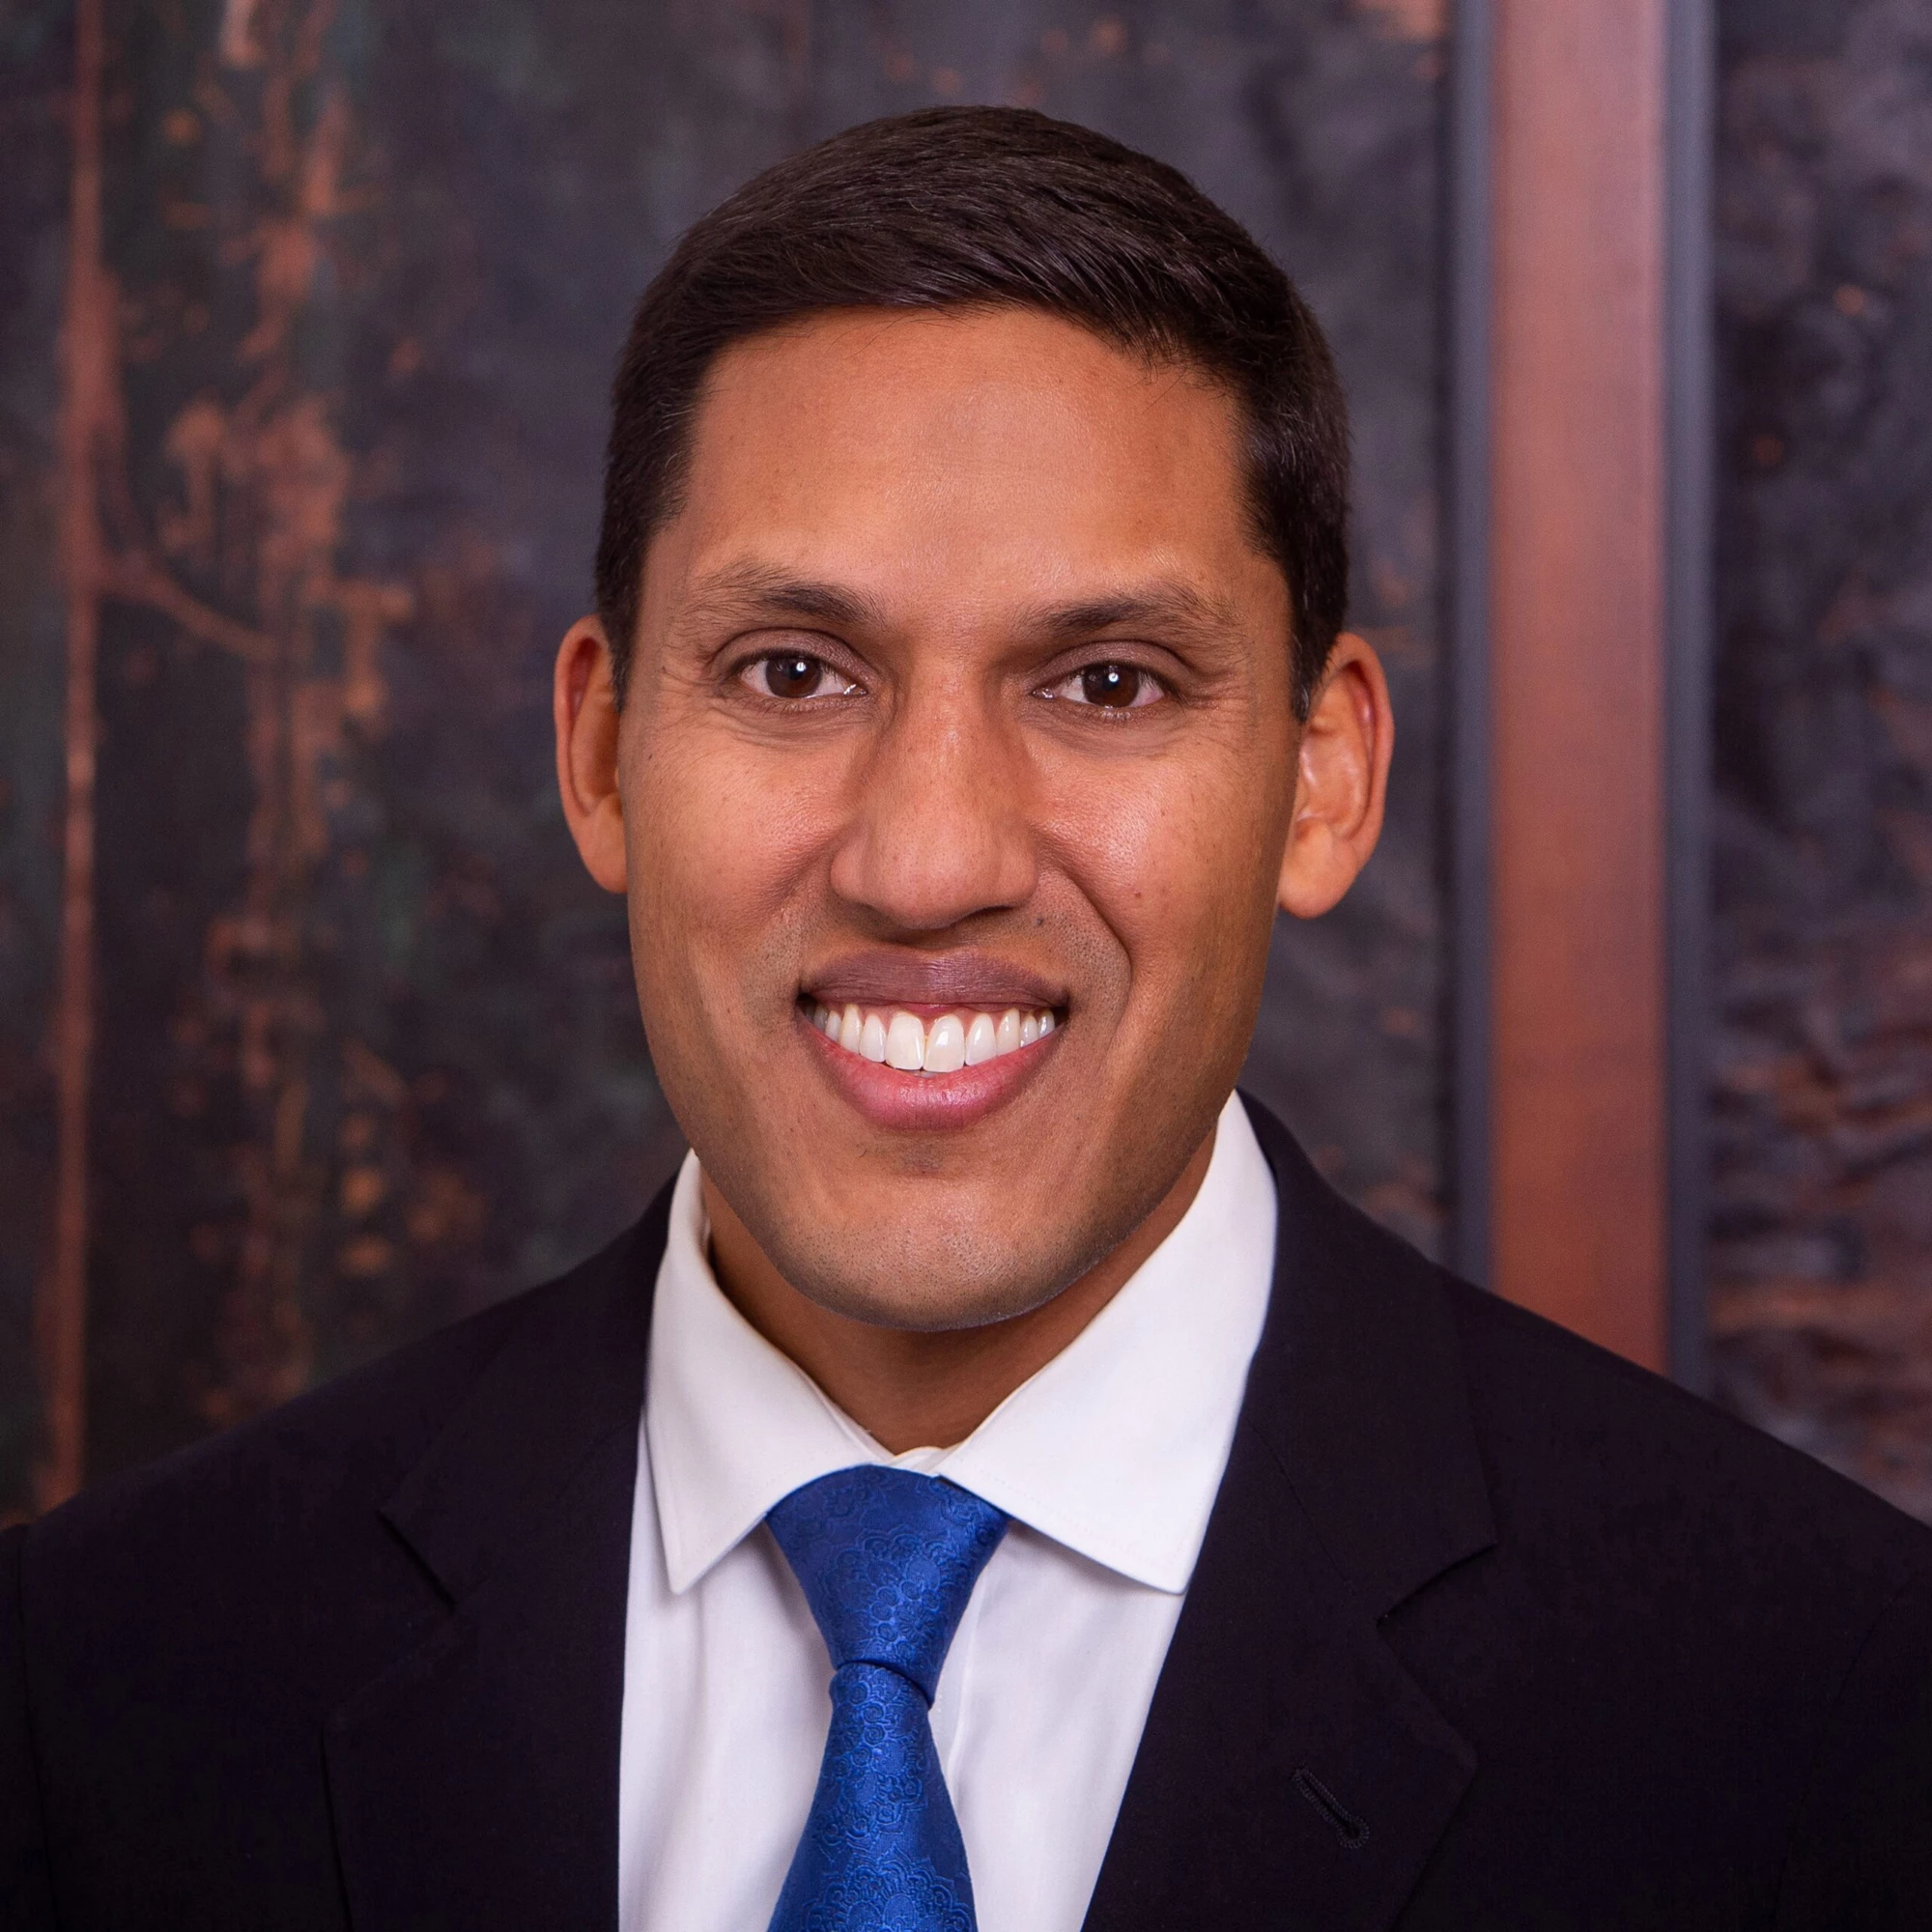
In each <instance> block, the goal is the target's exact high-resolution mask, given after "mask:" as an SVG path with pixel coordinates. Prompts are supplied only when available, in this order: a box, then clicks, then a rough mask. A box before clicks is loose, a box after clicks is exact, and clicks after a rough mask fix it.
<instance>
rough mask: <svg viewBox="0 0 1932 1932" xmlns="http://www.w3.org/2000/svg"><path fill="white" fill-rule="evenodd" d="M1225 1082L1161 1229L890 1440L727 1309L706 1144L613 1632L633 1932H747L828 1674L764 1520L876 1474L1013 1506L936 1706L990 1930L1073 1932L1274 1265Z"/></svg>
mask: <svg viewBox="0 0 1932 1932" xmlns="http://www.w3.org/2000/svg"><path fill="white" fill-rule="evenodd" d="M1274 1236H1275V1191H1274V1180H1273V1177H1272V1176H1271V1175H1270V1174H1269V1172H1268V1167H1267V1163H1266V1161H1265V1159H1264V1156H1263V1154H1262V1151H1261V1149H1260V1147H1259V1146H1258V1145H1257V1143H1256V1141H1255V1136H1254V1130H1253V1128H1252V1127H1251V1126H1250V1125H1249V1123H1248V1118H1247V1115H1246V1113H1245V1111H1244V1110H1243V1108H1242V1106H1241V1103H1240V1102H1239V1100H1238V1099H1235V1098H1232V1097H1231V1098H1230V1099H1229V1101H1228V1104H1227V1106H1226V1108H1225V1109H1224V1110H1223V1112H1222V1114H1221V1118H1220V1122H1219V1124H1218V1126H1217V1128H1216V1133H1215V1142H1214V1152H1213V1155H1212V1157H1211V1159H1210V1161H1209V1163H1208V1174H1207V1177H1206V1179H1204V1180H1203V1181H1202V1184H1201V1191H1200V1192H1199V1194H1197V1195H1196V1196H1195V1199H1194V1202H1193V1204H1192V1205H1191V1206H1190V1207H1189V1208H1188V1210H1187V1212H1186V1213H1185V1214H1184V1215H1183V1216H1182V1217H1181V1219H1180V1222H1179V1226H1177V1227H1176V1228H1175V1230H1174V1232H1173V1233H1172V1234H1171V1235H1169V1236H1168V1237H1167V1239H1166V1240H1165V1241H1163V1242H1162V1243H1161V1245H1160V1246H1159V1247H1158V1248H1157V1249H1156V1250H1155V1251H1154V1253H1153V1254H1152V1255H1151V1256H1150V1257H1149V1259H1148V1260H1147V1262H1146V1263H1145V1264H1143V1265H1142V1266H1141V1268H1140V1269H1139V1271H1138V1272H1137V1273H1136V1274H1134V1276H1133V1277H1132V1278H1131V1279H1130V1280H1129V1281H1128V1282H1127V1284H1126V1286H1125V1287H1123V1288H1122V1290H1121V1291H1120V1293H1118V1294H1117V1295H1115V1297H1114V1298H1113V1300H1112V1301H1110V1302H1109V1303H1108V1304H1107V1305H1106V1306H1105V1307H1104V1308H1103V1309H1101V1311H1100V1312H1099V1314H1098V1315H1096V1316H1095V1317H1094V1320H1093V1321H1091V1322H1090V1323H1089V1324H1088V1325H1087V1327H1086V1328H1084V1329H1083V1330H1082V1331H1081V1332H1080V1334H1079V1335H1077V1336H1076V1337H1075V1338H1074V1340H1073V1341H1072V1342H1071V1343H1069V1344H1068V1345H1067V1347H1066V1348H1065V1349H1064V1350H1062V1351H1061V1352H1060V1353H1059V1354H1058V1355H1057V1356H1055V1357H1054V1359H1053V1360H1052V1361H1050V1362H1048V1363H1047V1364H1046V1366H1045V1367H1044V1368H1042V1369H1041V1370H1040V1371H1039V1372H1038V1374H1037V1375H1036V1376H1034V1377H1033V1378H1032V1379H1031V1380H1029V1381H1027V1382H1026V1383H1024V1384H1023V1385H1022V1386H1021V1387H1019V1388H1017V1389H1015V1390H1014V1391H1013V1393H1012V1394H1011V1395H1009V1397H1008V1398H1007V1399H1006V1401H1005V1402H1003V1403H1002V1404H1001V1405H1000V1406H999V1407H998V1408H997V1409H995V1410H994V1411H993V1413H992V1414H991V1415H989V1416H988V1417H987V1418H986V1420H985V1421H984V1422H982V1423H981V1424H980V1427H979V1428H978V1429H976V1430H975V1431H974V1432H973V1433H972V1435H969V1436H968V1437H967V1438H966V1439H965V1441H963V1442H961V1443H958V1444H957V1445H955V1446H954V1447H952V1448H949V1449H938V1448H933V1449H915V1450H911V1451H908V1452H907V1453H906V1454H905V1455H903V1456H898V1457H894V1456H891V1455H889V1454H888V1453H887V1452H886V1451H885V1449H883V1448H882V1447H881V1446H880V1445H879V1444H878V1443H877V1442H875V1441H874V1440H873V1439H872V1437H871V1436H869V1435H867V1434H866V1432H865V1431H864V1430H862V1429H861V1428H860V1427H859V1426H858V1425H857V1424H856V1423H855V1422H853V1421H852V1420H851V1419H850V1417H848V1416H846V1415H845V1414H843V1413H842V1412H841V1411H840V1410H839V1409H838V1408H836V1407H835V1406H833V1404H832V1403H831V1402H830V1401H829V1400H828V1399H827V1398H826V1397H825V1396H824V1395H823V1394H822V1393H821V1392H820V1390H819V1389H818V1387H817V1385H816V1384H815V1383H814V1382H812V1381H811V1380H810V1378H808V1377H807V1376H806V1375H805V1374H804V1373H803V1372H802V1371H801V1370H800V1369H798V1368H797V1367H796V1366H795V1365H794V1364H793V1363H792V1361H791V1360H790V1359H789V1358H788V1357H787V1356H785V1355H783V1354H781V1353H780V1352H779V1350H777V1349H775V1348H773V1347H772V1346H771V1344H770V1343H768V1342H766V1341H765V1340H764V1339H763V1337H761V1336H760V1335H759V1334H758V1333H757V1332H756V1330H754V1329H753V1327H752V1326H751V1324H750V1323H749V1322H747V1321H745V1319H744V1317H743V1316H741V1315H740V1314H739V1313H738V1312H737V1310H736V1309H735V1308H733V1307H732V1305H731V1303H730V1302H729V1301H728V1300H727V1299H726V1298H725V1294H724V1292H723V1291H722V1290H721V1289H720V1288H719V1286H718V1283H717V1280H716V1278H715V1277H714V1276H713V1274H712V1272H711V1267H710V1264H709V1262H708V1260H707V1258H706V1257H707V1252H708V1244H709V1230H708V1228H707V1226H706V1223H705V1217H704V1210H703V1202H702V1196H701V1193H700V1190H699V1185H698V1170H697V1163H696V1157H695V1156H693V1157H690V1158H687V1160H686V1162H685V1165H684V1169H683V1172H682V1173H681V1174H680V1175H679V1177H678V1181H677V1188H676V1192H675V1195H674V1196H673V1199H672V1203H671V1212H670V1238H669V1243H668V1246H667V1248H666V1250H665V1258H664V1264H663V1266H662V1267H661V1269H660V1270H659V1274H658V1284H657V1299H656V1304H655V1307H654V1309H653V1312H652V1317H651V1345H650V1368H649V1372H648V1377H647V1386H646V1391H645V1400H644V1409H643V1420H642V1425H641V1429H640V1432H639V1445H638V1486H637V1500H636V1504H635V1510H634V1516H633V1521H632V1532H631V1577H630V1600H629V1606H628V1622H627V1627H626V1634H625V1645H624V1712H623V1743H622V1761H621V1772H620V1777H619V1802H620V1804H621V1810H620V1813H619V1820H618V1885H619V1890H618V1900H619V1920H620V1924H621V1926H622V1932H764V1927H765V1926H766V1924H767V1923H768V1922H769V1920H770V1918H771V1914H772V1909H773V1907H774V1906H775V1905H776V1904H777V1902H778V1895H779V1889H780V1887H781V1885H782V1884H783V1882H784V1876H785V1871H786V1869H787V1867H788V1866H789V1865H790V1863H791V1859H792V1853H793V1852H794V1850H795V1849H796V1848H797V1845H798V1840H799V1834H800V1833H801V1832H802V1831H803V1830H804V1827H805V1819H806V1813H807V1812H808V1810H809V1809H810V1804H811V1795H812V1791H813V1788H814V1786H815V1785H816V1783H817V1781H818V1765H819V1758H820V1755H821V1753H822V1752H823V1750H824V1747H825V1734H826V1729H827V1726H828V1724H829V1722H830V1719H831V1710H832V1706H831V1699H830V1696H829V1694H828V1689H827V1687H828V1685H829V1683H830V1679H831V1664H830V1662H829V1660H828V1659H827V1656H826V1651H825V1642H824V1639H823V1638H822V1637H821V1636H820V1635H819V1633H818V1628H817V1626H816V1625H815V1624H814V1623H813V1622H812V1619H811V1612H810V1610H809V1609H808V1608H807V1606H806V1602H805V1597H804V1593H803V1592H802V1591H801V1590H800V1589H799V1587H798V1584H797V1581H796V1580H795V1579H794V1577H792V1574H791V1571H790V1568H789V1567H788V1565H787V1564H786V1562H785V1560H784V1557H783V1555H782V1554H781V1552H780V1550H779V1548H778V1545H777V1543H776V1542H775V1541H774V1540H773V1538H772V1535H771V1532H770V1531H769V1530H768V1529H766V1528H765V1527H764V1516H765V1512H766V1511H767V1510H769V1509H770V1508H771V1507H772V1505H773V1504H774V1503H776V1502H778V1501H779V1500H780V1498H781V1497H782V1496H785V1495H788V1494H789V1493H790V1492H792V1491H793V1490H795V1489H797V1488H798V1487H799V1486H800V1485H801V1484H802V1483H809V1482H811V1481H813V1480H814V1479H815V1478H817V1477H819V1476H823V1475H828V1474H830V1473H831V1472H832V1471H833V1470H834V1469H845V1468H850V1467H852V1466H854V1465H855V1464H858V1463H897V1464H899V1465H900V1466H902V1467H906V1468H913V1469H920V1470H924V1471H927V1472H930V1473H932V1474H935V1475H944V1476H945V1477H946V1478H947V1479H948V1480H949V1481H951V1482H954V1483H957V1484H959V1485H960V1486H961V1487H962V1488H964V1489H968V1490H971V1491H972V1492H974V1493H975V1494H976V1495H979V1496H981V1497H983V1498H984V1499H985V1500H986V1501H987V1502H989V1503H992V1504H994V1505H996V1506H997V1507H998V1508H1000V1509H1002V1510H1005V1511H1006V1512H1007V1514H1008V1515H1009V1517H1011V1519H1012V1524H1011V1527H1010V1528H1009V1530H1008V1532H1007V1535H1006V1537H1005V1539H1004V1540H1003V1541H1002V1542H1001V1544H1000V1546H999V1548H997V1549H996V1550H995V1551H994V1553H993V1556H992V1559H991V1561H989V1562H988V1563H987V1565H986V1568H985V1570H984V1572H983V1573H982V1574H981V1576H980V1580H979V1583H978V1584H977V1586H976V1587H975V1589H974V1592H973V1596H972V1599H971V1601H970V1603H969V1604H968V1605H967V1607H966V1613H965V1615H964V1617H963V1618H962V1619H961V1621H960V1625H959V1629H958V1633H957V1634H956V1635H955V1636H954V1637H953V1639H952V1650H951V1651H950V1652H949V1653H948V1656H947V1660H946V1667H945V1669H944V1670H943V1671H942V1672H941V1674H940V1679H939V1690H938V1695H937V1697H936V1698H935V1700H934V1702H933V1707H932V1731H933V1738H934V1741H935V1743H936V1744H937V1746H938V1749H939V1761H940V1764H941V1767H942V1768H943V1770H944V1772H945V1774H946V1783H947V1788H948V1790H949V1791H950V1792H951V1794H952V1804H953V1808H954V1809H955V1811H956V1812H957V1813H958V1817H959V1829H960V1833H961V1834H962V1836H963V1837H964V1839H965V1843H966V1856H967V1863H968V1865H969V1867H970V1869H971V1872H972V1879H973V1895H974V1901H975V1905H976V1908H977V1914H978V1918H979V1923H980V1932H1076V1928H1077V1927H1078V1926H1079V1924H1080V1922H1081V1920H1082V1918H1084V1917H1085V1915H1086V1911H1087V1903H1088V1898H1089V1895H1090V1894H1091V1893H1092V1891H1093V1889H1094V1880H1095V1879H1096V1878H1097V1877H1098V1876H1099V1871H1100V1861H1101V1860H1102V1858H1103V1857H1104V1856H1105V1853H1106V1849H1107V1841H1108V1838H1109V1837H1110V1836H1111V1834H1112V1832H1113V1828H1114V1817H1115V1813H1116V1812H1117V1811H1118V1810H1119V1808H1120V1803H1121V1798H1122V1793H1123V1792H1124V1791H1125V1789H1126V1783H1127V1774H1128V1772H1129V1771H1130V1770H1131V1769H1132V1766H1133V1760H1134V1753H1135V1750H1136V1749H1137V1747H1139V1744H1140V1736H1141V1729H1142V1726H1143V1725H1144V1723H1145V1722H1146V1720H1147V1713H1148V1705H1149V1703H1150V1701H1151V1698H1152V1696H1153V1688H1154V1680H1155V1678H1156V1677H1158V1675H1159V1674H1160V1667H1161V1663H1162V1661H1163V1660H1164V1659H1165V1657H1166V1655H1167V1647H1168V1642H1169V1639H1170V1638H1171V1637H1172V1636H1173V1634H1174V1626H1175V1622H1176V1619H1177V1618H1178V1617H1179V1614H1180V1605H1181V1599H1182V1597H1183V1595H1184V1593H1185V1591H1186V1589H1187V1583H1188V1578H1189V1577H1191V1576H1192V1574H1193V1570H1194V1561H1195V1557H1196V1555H1197V1554H1198V1553H1199V1551H1200V1548H1201V1539H1202V1536H1203V1533H1204V1532H1205V1530H1206V1528H1207V1525H1208V1512H1209V1510H1210V1509H1211V1508H1212V1507H1213V1502H1214V1495H1215V1492H1216V1491H1217V1490H1218V1489H1219V1487H1220V1482H1221V1472H1222V1469H1223V1467H1224V1466H1225V1464H1226V1463H1227V1459H1228V1449H1229V1445H1230V1443H1231V1441H1232V1440H1233V1436H1234V1431H1235V1421H1236V1414H1237V1413H1238V1411H1239V1408H1240V1403H1241V1394H1242V1389H1243V1386H1244V1383H1245V1379H1246V1376H1247V1368H1248V1361H1249V1357H1250V1356H1251V1355H1252V1354H1253V1353H1254V1350H1255V1344H1256V1343H1257V1341H1258V1340H1259V1339H1260V1336H1261V1329H1262V1321H1263V1318H1264V1315H1265V1313H1266V1308H1267V1298H1268V1288H1269V1282H1270V1278H1271V1276H1272V1273H1273V1268H1274Z"/></svg>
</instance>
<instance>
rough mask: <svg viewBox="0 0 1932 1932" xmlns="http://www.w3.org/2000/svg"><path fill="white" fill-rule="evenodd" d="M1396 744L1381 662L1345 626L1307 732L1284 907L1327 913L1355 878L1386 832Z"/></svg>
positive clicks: (1285, 858) (1286, 858) (1286, 860)
mask: <svg viewBox="0 0 1932 1932" xmlns="http://www.w3.org/2000/svg"><path fill="white" fill-rule="evenodd" d="M1394 750H1395V714H1394V713H1393V712H1392V711H1391V710H1390V708H1389V695H1388V679H1387V678H1386V677H1385V676H1383V674H1382V667H1381V661H1380V660H1379V659H1378V657H1377V656H1376V654H1375V652H1374V651H1373V650H1371V649H1370V648H1369V645H1368V643H1367V641H1366V640H1365V639H1361V638H1358V637H1357V636H1356V635H1355V634H1354V633H1353V632H1352V631H1344V632H1343V633H1342V635H1341V636H1340V637H1339V638H1337V639H1335V648H1334V651H1333V652H1332V653H1331V654H1330V656H1329V659H1328V668H1327V670H1326V672H1325V673H1324V674H1323V677H1322V680H1321V691H1320V692H1319V693H1318V694H1317V695H1316V698H1315V704H1314V707H1313V709H1312V710H1311V711H1310V713H1309V717H1308V723H1307V725H1306V726H1305V727H1304V728H1303V730H1302V733H1301V750H1300V753H1299V754H1298V757H1297V759H1296V768H1295V782H1294V819H1293V824H1292V825H1291V826H1290V827H1289V833H1288V849H1287V850H1286V851H1285V852H1284V853H1283V854H1282V861H1281V889H1280V893H1279V903H1280V905H1281V909H1282V910H1283V911H1284V912H1289V913H1293V915H1294V917H1295V918H1296V919H1317V918H1320V916H1321V914H1322V913H1324V912H1327V911H1328V910H1329V909H1330V908H1331V907H1332V906H1334V905H1336V904H1337V903H1339V901H1340V900H1341V897H1342V895H1343V894H1344V893H1346V892H1347V891H1348V890H1349V888H1350V886H1352V885H1353V884H1354V883H1355V875H1356V874H1357V873H1358V872H1359V871H1360V870H1361V869H1362V867H1364V866H1366V865H1367V864H1368V863H1369V855H1370V854H1371V853H1372V852H1373V851H1374V850H1375V849H1376V840H1377V839H1378V838H1380V837H1381V830H1382V809H1383V806H1384V804H1385V803H1386V801H1387V797H1388V771H1389V755H1390V753H1392V752H1393V751H1394Z"/></svg>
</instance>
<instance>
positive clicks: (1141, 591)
mask: <svg viewBox="0 0 1932 1932" xmlns="http://www.w3.org/2000/svg"><path fill="white" fill-rule="evenodd" d="M1022 621H1023V623H1024V625H1025V627H1026V628H1027V629H1029V630H1033V631H1037V632H1039V633H1042V634H1043V635H1045V636H1047V637H1049V638H1052V639H1057V640H1063V641H1065V642H1069V643H1071V642H1077V641H1078V640H1079V639H1082V638H1086V637H1091V636H1093V634H1094V632H1096V631H1107V630H1113V629H1116V628H1117V627H1119V626H1122V625H1147V626H1148V627H1150V628H1151V629H1153V630H1156V631H1161V630H1179V631H1195V632H1199V631H1217V632H1225V631H1230V630H1235V629H1237V628H1238V619H1237V618H1236V614H1235V611H1234V610H1233V608H1232V607H1231V606H1230V605H1229V604H1228V603H1226V602H1225V601H1224V600H1223V599H1221V598H1218V597H1208V596H1204V595H1203V594H1202V592H1200V591H1199V590H1196V589H1195V588H1194V587H1193V586H1192V585H1191V584H1186V583H1178V582H1157V583H1150V584H1145V585H1142V586H1139V587H1137V588H1134V589H1128V590H1122V591H1118V592H1115V593H1114V594H1113V595H1111V596H1104V597H1091V598H1084V599H1082V600H1081V601H1079V602H1078V603H1073V604H1055V605H1049V606H1045V607H1042V608H1037V609H1035V610H1033V611H1028V612H1027V613H1026V615H1025V617H1024V618H1023V620H1022Z"/></svg>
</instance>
